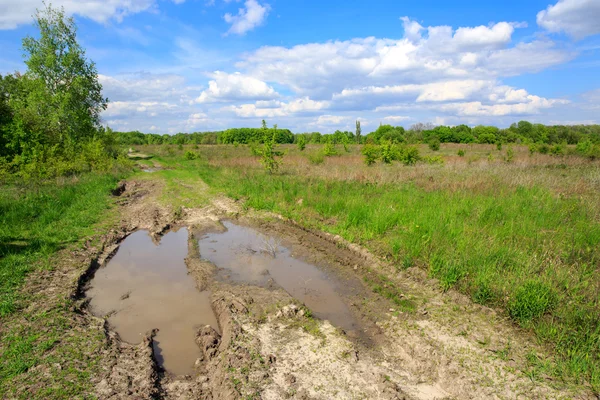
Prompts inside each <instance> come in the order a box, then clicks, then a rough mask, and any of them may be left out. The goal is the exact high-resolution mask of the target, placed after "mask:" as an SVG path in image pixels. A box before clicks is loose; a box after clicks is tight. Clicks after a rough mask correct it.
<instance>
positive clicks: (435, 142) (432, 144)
mask: <svg viewBox="0 0 600 400" xmlns="http://www.w3.org/2000/svg"><path fill="white" fill-rule="evenodd" d="M428 144H429V148H430V149H431V150H433V151H438V150H439V149H440V139H438V138H436V137H434V138H431V139H429V143H428Z"/></svg>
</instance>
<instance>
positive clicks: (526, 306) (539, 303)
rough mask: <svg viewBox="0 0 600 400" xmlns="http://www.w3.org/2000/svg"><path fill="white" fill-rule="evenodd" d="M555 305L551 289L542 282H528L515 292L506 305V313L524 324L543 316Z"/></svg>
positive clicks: (554, 297)
mask: <svg viewBox="0 0 600 400" xmlns="http://www.w3.org/2000/svg"><path fill="white" fill-rule="evenodd" d="M555 303H556V295H555V294H554V291H553V290H552V288H550V287H549V286H548V285H547V284H546V283H544V282H541V281H537V280H530V281H528V282H525V283H524V284H523V285H522V286H521V287H519V288H518V289H517V290H516V293H515V295H514V297H513V299H512V300H511V301H510V302H509V304H508V312H509V314H510V316H511V317H512V318H513V319H515V320H516V321H518V322H520V323H526V322H529V321H531V320H533V319H535V318H539V317H541V316H542V315H544V313H545V312H547V311H549V310H550V309H552V307H553V306H554V304H555Z"/></svg>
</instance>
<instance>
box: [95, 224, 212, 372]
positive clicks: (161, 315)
mask: <svg viewBox="0 0 600 400" xmlns="http://www.w3.org/2000/svg"><path fill="white" fill-rule="evenodd" d="M187 239H188V233H187V229H185V228H181V229H179V230H178V231H176V232H169V233H167V234H166V235H165V236H164V237H163V238H162V239H161V241H160V244H159V245H155V244H154V243H153V242H152V239H151V238H150V236H149V235H148V232H146V231H138V232H135V233H133V234H132V235H130V236H129V237H127V238H126V239H125V240H124V241H123V243H122V244H121V246H120V247H119V249H118V251H117V253H116V254H115V256H114V257H113V258H112V259H111V260H110V261H109V262H108V264H107V265H106V266H104V267H102V268H100V269H98V271H96V274H95V275H94V278H93V279H92V281H91V288H90V289H89V290H88V292H87V295H88V297H90V298H91V302H90V307H91V310H92V312H93V313H94V314H96V315H98V316H107V315H110V316H109V318H108V322H109V324H110V325H111V327H112V328H113V329H114V330H115V331H116V332H117V333H118V334H119V336H120V337H121V339H122V340H124V341H126V342H128V343H139V342H141V339H142V336H143V335H144V334H145V333H146V332H148V331H150V330H151V329H154V328H158V329H159V331H158V333H157V335H156V337H155V349H154V350H155V355H156V359H157V362H158V363H159V364H160V365H162V366H163V368H165V369H166V370H167V371H169V372H171V373H173V374H176V375H186V374H192V373H193V371H194V369H193V366H194V362H195V361H196V359H197V358H198V357H200V355H201V352H200V349H199V348H198V346H197V345H196V343H195V335H196V331H197V329H198V328H199V327H202V326H204V325H207V324H208V325H212V326H213V327H214V328H215V329H218V325H217V321H216V318H215V316H214V314H213V311H212V308H211V306H210V298H209V293H208V292H206V291H204V292H200V291H198V290H197V288H196V286H195V283H194V280H193V278H192V277H191V276H189V275H188V273H187V267H186V265H185V263H184V258H185V257H186V256H187V252H188V247H187Z"/></svg>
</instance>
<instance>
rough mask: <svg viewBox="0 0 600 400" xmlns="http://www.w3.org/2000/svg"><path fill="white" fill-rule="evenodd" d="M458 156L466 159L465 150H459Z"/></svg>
mask: <svg viewBox="0 0 600 400" xmlns="http://www.w3.org/2000/svg"><path fill="white" fill-rule="evenodd" d="M456 154H458V156H459V157H464V156H465V151H464V150H463V149H460V150H458V153H456Z"/></svg>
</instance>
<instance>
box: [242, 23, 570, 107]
mask: <svg viewBox="0 0 600 400" xmlns="http://www.w3.org/2000/svg"><path fill="white" fill-rule="evenodd" d="M403 23H404V26H405V36H404V37H403V38H401V39H386V38H373V37H368V38H356V39H351V40H346V41H332V42H325V43H309V44H301V45H296V46H293V47H282V46H264V47H262V48H260V49H258V50H256V51H255V52H252V53H249V54H245V55H244V56H243V59H242V61H240V62H239V63H238V64H237V67H238V68H239V69H241V70H245V71H246V73H248V74H249V75H252V76H256V77H257V78H259V79H263V80H268V81H271V82H276V83H278V84H280V85H284V86H287V87H289V88H290V89H291V90H293V91H295V92H297V93H299V94H300V95H308V96H311V97H312V98H316V99H328V98H330V97H331V95H332V94H333V93H337V92H341V91H342V90H344V89H356V88H361V87H367V86H384V85H388V86H396V85H406V84H425V83H429V82H432V81H441V80H464V79H479V80H485V79H496V78H500V77H506V76H514V75H520V74H523V73H529V72H537V71H540V70H543V69H545V68H548V67H551V66H554V65H558V64H561V63H564V62H566V61H568V60H571V59H572V58H574V57H575V54H574V53H573V52H571V51H569V50H565V49H563V48H559V47H557V46H556V45H555V44H554V43H553V42H552V41H550V40H547V39H537V40H533V41H531V42H524V43H518V44H517V45H514V46H511V36H512V33H513V31H514V29H515V27H517V26H521V25H520V24H515V23H507V22H500V23H497V24H494V25H491V26H489V27H487V26H478V27H474V28H468V27H462V28H458V29H456V30H453V28H452V27H449V26H435V27H428V28H423V27H421V25H420V24H418V23H416V22H414V21H411V20H409V19H407V18H406V19H404V20H403ZM425 31H426V32H427V34H425Z"/></svg>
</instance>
